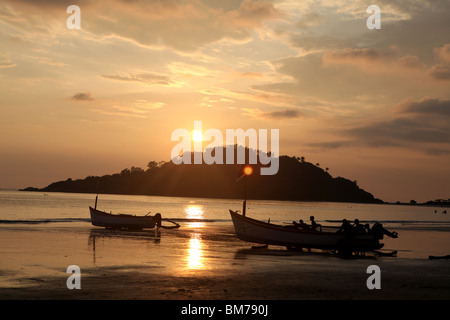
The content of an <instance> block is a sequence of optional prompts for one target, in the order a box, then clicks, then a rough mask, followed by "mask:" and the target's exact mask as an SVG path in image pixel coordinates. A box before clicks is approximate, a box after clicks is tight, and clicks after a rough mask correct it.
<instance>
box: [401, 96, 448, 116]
mask: <svg viewBox="0 0 450 320" xmlns="http://www.w3.org/2000/svg"><path fill="white" fill-rule="evenodd" d="M396 109H397V112H398V113H403V114H408V113H413V114H420V115H440V116H445V117H448V118H449V120H450V100H446V99H442V100H441V99H436V98H423V99H421V100H419V101H417V102H415V101H411V100H406V101H403V102H401V103H399V104H398V105H397V106H396Z"/></svg>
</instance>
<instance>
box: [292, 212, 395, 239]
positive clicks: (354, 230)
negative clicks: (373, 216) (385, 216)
mask: <svg viewBox="0 0 450 320" xmlns="http://www.w3.org/2000/svg"><path fill="white" fill-rule="evenodd" d="M309 219H310V221H311V225H308V224H306V223H305V222H304V221H303V220H302V219H300V220H299V222H296V221H293V222H292V224H293V225H294V226H295V227H297V228H299V229H304V230H314V231H322V225H320V224H318V223H317V222H316V221H315V220H314V216H311V217H310V218H309ZM337 233H343V234H345V235H353V234H358V233H373V234H375V235H378V236H379V237H380V238H381V237H382V235H383V234H385V235H387V236H389V237H392V238H397V237H398V234H397V232H389V231H388V230H386V229H385V228H384V227H383V225H382V224H381V223H378V222H376V223H375V224H374V225H373V226H372V228H370V226H369V224H368V223H366V224H364V225H362V224H361V223H360V222H359V220H358V219H355V221H354V223H353V224H351V223H350V222H349V221H348V220H347V219H343V220H342V225H341V226H340V227H339V229H338V231H337Z"/></svg>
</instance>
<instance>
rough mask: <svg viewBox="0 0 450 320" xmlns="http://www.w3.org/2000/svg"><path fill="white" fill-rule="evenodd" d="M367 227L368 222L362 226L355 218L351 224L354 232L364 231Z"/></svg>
mask: <svg viewBox="0 0 450 320" xmlns="http://www.w3.org/2000/svg"><path fill="white" fill-rule="evenodd" d="M368 227H369V225H368V224H366V225H365V226H363V225H362V224H361V223H359V219H355V222H354V224H353V229H354V231H355V232H356V233H366V229H367V228H368Z"/></svg>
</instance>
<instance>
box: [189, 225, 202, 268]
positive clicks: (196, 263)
mask: <svg viewBox="0 0 450 320" xmlns="http://www.w3.org/2000/svg"><path fill="white" fill-rule="evenodd" d="M202 247H203V244H202V239H201V236H200V234H199V233H193V234H192V236H191V239H190V240H189V249H188V256H187V267H188V268H189V269H197V270H198V269H203V268H204V258H203V250H202Z"/></svg>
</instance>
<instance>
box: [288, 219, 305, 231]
mask: <svg viewBox="0 0 450 320" xmlns="http://www.w3.org/2000/svg"><path fill="white" fill-rule="evenodd" d="M292 223H293V224H294V226H296V227H297V228H299V229H305V230H307V229H309V226H308V225H307V224H306V223H305V222H304V221H303V220H302V219H300V220H299V221H298V222H297V221H293V222H292Z"/></svg>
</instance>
